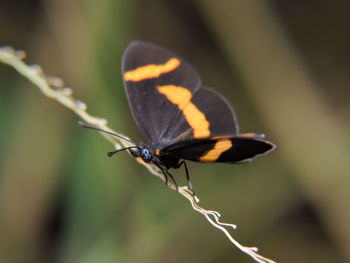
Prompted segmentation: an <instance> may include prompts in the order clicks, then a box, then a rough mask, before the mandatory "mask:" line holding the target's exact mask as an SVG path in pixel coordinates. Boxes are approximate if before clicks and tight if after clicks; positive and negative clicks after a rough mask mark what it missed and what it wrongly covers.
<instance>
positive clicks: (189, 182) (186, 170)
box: [176, 161, 196, 196]
mask: <svg viewBox="0 0 350 263" xmlns="http://www.w3.org/2000/svg"><path fill="white" fill-rule="evenodd" d="M181 165H183V166H185V172H186V178H187V182H188V185H189V187H190V190H191V192H192V194H193V196H196V193H195V192H194V190H193V186H192V183H191V179H190V174H189V173H188V169H187V165H186V162H185V161H181V162H180V163H179V164H178V166H177V167H176V168H180V167H181Z"/></svg>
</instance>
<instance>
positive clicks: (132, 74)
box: [124, 58, 181, 82]
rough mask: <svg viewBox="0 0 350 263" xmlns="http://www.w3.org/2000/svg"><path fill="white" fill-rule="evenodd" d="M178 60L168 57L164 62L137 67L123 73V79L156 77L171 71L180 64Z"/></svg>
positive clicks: (134, 79)
mask: <svg viewBox="0 0 350 263" xmlns="http://www.w3.org/2000/svg"><path fill="white" fill-rule="evenodd" d="M180 64H181V63H180V60H178V59H177V58H171V59H169V60H168V61H167V62H166V63H165V64H161V65H155V64H149V65H145V66H141V67H138V68H136V69H134V70H130V71H127V72H125V73H124V80H125V81H136V82H137V81H141V80H145V79H152V78H158V77H159V76H160V75H161V74H165V73H168V72H170V71H173V70H174V69H176V68H177V67H178V66H179V65H180Z"/></svg>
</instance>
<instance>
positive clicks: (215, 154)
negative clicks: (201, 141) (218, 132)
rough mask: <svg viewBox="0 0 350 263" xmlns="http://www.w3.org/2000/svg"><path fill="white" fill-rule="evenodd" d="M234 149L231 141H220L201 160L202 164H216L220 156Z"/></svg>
mask: <svg viewBox="0 0 350 263" xmlns="http://www.w3.org/2000/svg"><path fill="white" fill-rule="evenodd" d="M231 147H232V142H231V141H230V140H218V141H217V142H216V143H215V145H214V148H213V149H211V150H210V151H209V152H207V153H206V154H205V155H203V156H202V157H200V158H199V160H200V161H201V162H215V161H216V160H217V159H218V158H219V157H220V155H221V154H222V153H223V152H225V151H227V150H228V149H230V148H231Z"/></svg>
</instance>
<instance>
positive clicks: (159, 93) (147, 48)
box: [122, 41, 201, 145]
mask: <svg viewBox="0 0 350 263" xmlns="http://www.w3.org/2000/svg"><path fill="white" fill-rule="evenodd" d="M122 66H123V77H124V86H125V91H126V94H127V98H128V101H129V105H130V108H131V111H132V114H133V117H134V119H135V122H136V123H137V125H138V126H139V129H140V130H141V132H142V133H143V135H144V136H145V137H146V138H147V139H148V141H149V142H150V143H151V144H153V143H155V142H157V143H159V144H163V145H166V144H169V143H170V142H171V141H172V140H173V139H174V138H176V137H178V136H179V135H180V134H182V133H184V132H186V131H187V130H189V129H191V126H190V125H189V124H188V123H187V121H186V118H185V116H184V114H183V112H182V111H181V110H179V107H185V104H186V101H190V99H191V97H192V94H194V93H196V91H197V90H198V89H199V88H200V86H201V81H200V78H199V76H198V74H197V72H196V70H195V69H194V68H193V67H192V66H191V65H190V64H189V63H187V62H186V61H184V59H182V58H181V57H179V56H178V55H176V54H175V53H173V52H171V51H169V50H167V49H165V48H162V47H159V46H157V45H154V44H151V43H148V42H144V41H133V42H131V43H130V44H129V46H128V47H127V49H126V51H125V53H124V56H123V61H122ZM169 98H170V99H172V101H170V100H169ZM187 136H190V137H191V136H192V134H191V133H188V135H187Z"/></svg>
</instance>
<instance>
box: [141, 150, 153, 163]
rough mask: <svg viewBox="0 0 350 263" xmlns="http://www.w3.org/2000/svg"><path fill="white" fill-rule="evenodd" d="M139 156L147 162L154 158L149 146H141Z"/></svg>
mask: <svg viewBox="0 0 350 263" xmlns="http://www.w3.org/2000/svg"><path fill="white" fill-rule="evenodd" d="M139 156H140V157H141V158H142V160H143V161H144V162H145V163H149V162H151V161H152V159H153V153H152V151H151V150H150V149H149V148H148V147H147V146H141V147H140V148H139Z"/></svg>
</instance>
